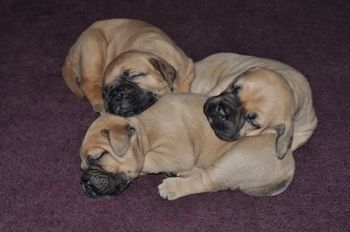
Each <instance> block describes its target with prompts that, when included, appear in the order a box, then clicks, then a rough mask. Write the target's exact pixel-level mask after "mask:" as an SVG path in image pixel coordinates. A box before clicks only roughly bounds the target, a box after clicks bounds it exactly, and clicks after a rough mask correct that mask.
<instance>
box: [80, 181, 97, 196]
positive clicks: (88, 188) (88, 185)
mask: <svg viewBox="0 0 350 232" xmlns="http://www.w3.org/2000/svg"><path fill="white" fill-rule="evenodd" d="M83 190H84V193H85V194H86V195H87V196H88V197H91V198H95V197H97V193H96V192H95V191H94V189H93V187H92V184H91V182H90V181H86V182H85V183H83Z"/></svg>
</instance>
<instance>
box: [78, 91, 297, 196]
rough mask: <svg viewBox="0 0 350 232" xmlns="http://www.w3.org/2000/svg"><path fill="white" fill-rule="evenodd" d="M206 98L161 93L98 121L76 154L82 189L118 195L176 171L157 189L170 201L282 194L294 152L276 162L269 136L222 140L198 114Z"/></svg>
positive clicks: (93, 193) (91, 193)
mask: <svg viewBox="0 0 350 232" xmlns="http://www.w3.org/2000/svg"><path fill="white" fill-rule="evenodd" d="M206 99H207V97H206V96H203V95H195V94H166V95H164V96H163V97H161V98H160V99H159V100H158V101H157V102H156V103H155V104H154V105H153V106H151V107H150V108H148V109H147V110H146V111H144V112H142V113H141V114H139V115H136V116H133V117H120V116H116V115H112V114H108V113H106V114H104V115H102V116H100V117H99V118H97V119H96V120H95V121H94V122H93V123H92V125H91V126H90V127H89V129H88V130H87V132H86V135H85V137H84V140H83V142H82V145H81V150H80V158H81V170H82V176H81V183H82V186H83V189H84V192H85V193H86V194H87V195H88V196H89V197H93V198H97V197H111V196H117V195H118V194H120V193H121V192H123V190H125V189H126V188H127V187H128V186H129V184H130V183H131V182H132V181H133V180H134V179H135V178H137V177H138V176H140V175H144V174H149V173H173V174H175V176H176V177H168V178H165V179H164V180H163V182H162V183H161V184H160V185H159V186H158V190H159V194H160V196H161V197H163V198H165V199H168V200H175V199H177V198H179V197H183V196H186V195H189V194H195V193H203V192H213V191H219V190H227V189H231V190H239V191H242V192H244V193H246V194H249V195H254V196H274V195H276V194H279V193H281V192H283V191H284V190H285V189H286V188H287V187H288V185H289V183H290V182H291V181H292V179H293V176H294V169H295V165H294V159H293V156H292V154H291V152H288V154H287V155H286V156H285V158H284V159H278V158H277V157H276V152H275V141H276V136H275V135H274V134H266V135H265V134H264V135H258V136H246V137H244V138H241V139H239V140H237V141H234V142H226V141H223V140H221V139H219V138H218V137H217V136H216V135H215V133H214V131H213V130H212V128H211V127H210V125H209V123H208V121H207V119H206V117H205V115H204V114H203V106H204V103H205V101H206Z"/></svg>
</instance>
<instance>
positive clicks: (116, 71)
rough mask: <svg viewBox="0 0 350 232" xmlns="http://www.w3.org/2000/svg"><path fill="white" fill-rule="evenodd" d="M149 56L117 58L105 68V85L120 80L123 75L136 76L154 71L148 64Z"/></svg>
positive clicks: (135, 55)
mask: <svg viewBox="0 0 350 232" xmlns="http://www.w3.org/2000/svg"><path fill="white" fill-rule="evenodd" d="M151 57H152V56H150V55H145V54H141V55H137V54H133V55H132V56H131V55H129V56H118V57H117V58H115V59H114V60H113V61H112V62H111V63H110V64H109V65H108V66H107V68H106V71H105V83H110V82H111V81H112V80H116V79H119V78H122V77H123V76H125V75H136V74H139V73H145V74H146V73H149V72H151V71H153V70H154V68H153V66H152V64H151V63H150V62H149V59H150V58H151Z"/></svg>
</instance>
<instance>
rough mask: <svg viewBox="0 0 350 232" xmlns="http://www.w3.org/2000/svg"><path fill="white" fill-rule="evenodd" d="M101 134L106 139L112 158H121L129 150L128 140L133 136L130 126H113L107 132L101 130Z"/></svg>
mask: <svg viewBox="0 0 350 232" xmlns="http://www.w3.org/2000/svg"><path fill="white" fill-rule="evenodd" d="M101 134H102V135H103V136H104V137H106V138H107V139H108V142H109V144H110V145H111V148H112V151H113V154H112V155H114V156H116V157H123V156H124V155H125V153H126V151H127V150H128V148H129V144H130V139H131V137H132V136H133V135H134V134H135V129H134V128H133V127H131V126H123V127H122V126H115V127H112V128H110V129H109V130H107V129H103V130H101Z"/></svg>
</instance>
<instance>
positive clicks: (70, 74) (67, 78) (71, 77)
mask: <svg viewBox="0 0 350 232" xmlns="http://www.w3.org/2000/svg"><path fill="white" fill-rule="evenodd" d="M62 75H63V79H64V82H65V83H66V85H67V86H68V88H69V89H70V90H71V91H72V92H73V93H74V94H75V95H77V96H78V97H79V98H84V96H85V94H84V92H83V91H82V90H81V88H80V75H79V74H78V73H77V72H76V70H75V69H74V66H73V65H72V63H71V62H70V61H69V59H68V57H67V58H66V60H65V62H64V65H63V69H62Z"/></svg>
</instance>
